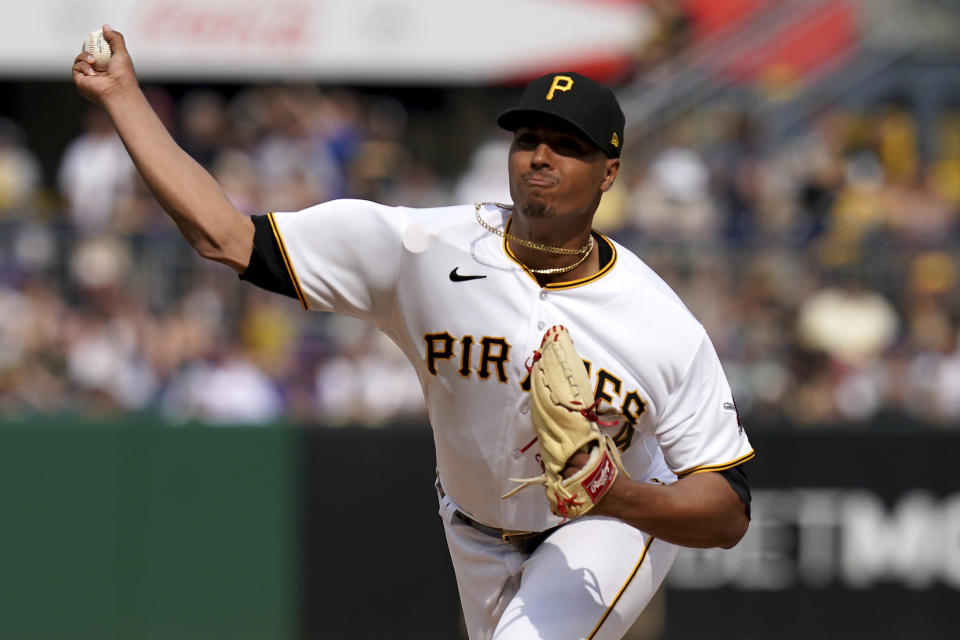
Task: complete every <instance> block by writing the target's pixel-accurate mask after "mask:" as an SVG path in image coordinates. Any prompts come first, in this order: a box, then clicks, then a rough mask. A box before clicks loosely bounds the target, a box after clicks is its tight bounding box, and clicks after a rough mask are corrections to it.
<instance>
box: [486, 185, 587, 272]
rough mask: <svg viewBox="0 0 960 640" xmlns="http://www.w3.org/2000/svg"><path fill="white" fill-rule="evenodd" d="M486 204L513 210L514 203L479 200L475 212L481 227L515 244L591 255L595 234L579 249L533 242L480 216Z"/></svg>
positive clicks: (565, 254) (541, 249) (550, 251)
mask: <svg viewBox="0 0 960 640" xmlns="http://www.w3.org/2000/svg"><path fill="white" fill-rule="evenodd" d="M485 204H492V205H493V206H495V207H500V208H501V209H506V210H507V211H513V205H511V204H500V203H499V202H478V203H477V204H476V208H475V212H476V215H477V222H478V223H479V224H480V226H481V227H483V228H484V229H486V230H487V231H489V232H490V233H494V234H496V235H498V236H500V237H501V238H505V239H507V240H510V241H511V242H513V243H514V244H518V245H520V246H521V247H527V248H528V249H536V250H537V251H546V252H547V253H557V254H560V255H564V256H576V255H579V256H589V255H590V252H591V251H593V234H590V236H589V237H588V238H587V244H585V245H583V246H582V247H580V248H579V249H567V248H564V247H551V246H550V245H548V244H541V243H539V242H533V241H532V240H524V239H523V238H518V237H517V236H515V235H513V234H512V233H507V232H506V231H502V230H500V229H497V228H496V227H494V226H493V225H491V224H490V223H488V222H487V221H486V220H484V219H483V218H481V217H480V207H482V206H483V205H485ZM584 260H586V258H584ZM582 262H583V260H581V261H580V262H576V263H574V265H573V266H574V267H577V266H579V265H580V264H581V263H582ZM558 268H560V269H564V270H566V271H569V270H570V269H568V268H567V267H558ZM531 271H533V269H531ZM534 273H539V271H534ZM551 273H563V272H562V271H552V272H551Z"/></svg>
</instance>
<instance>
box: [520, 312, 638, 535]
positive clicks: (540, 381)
mask: <svg viewBox="0 0 960 640" xmlns="http://www.w3.org/2000/svg"><path fill="white" fill-rule="evenodd" d="M530 395H531V411H530V416H531V419H532V421H533V430H534V433H535V434H536V435H537V438H538V440H539V447H540V456H541V459H542V462H543V467H544V470H543V474H542V475H539V476H537V477H535V478H511V480H513V481H514V482H520V483H522V484H521V485H520V486H519V487H517V488H516V489H514V490H513V491H510V492H509V493H507V494H506V495H504V496H503V497H504V498H508V497H510V496H512V495H513V494H515V493H517V492H518V491H520V490H521V489H524V488H525V487H528V486H531V485H534V484H543V485H545V489H546V493H547V499H548V500H549V502H550V510H551V511H552V512H553V513H554V514H555V515H557V516H560V517H561V518H563V520H564V522H565V521H567V520H570V519H573V518H576V517H578V516H582V515H583V514H585V513H587V512H588V511H589V510H590V509H592V508H593V507H594V505H596V504H597V502H599V501H600V499H601V498H602V497H603V496H604V495H605V494H606V493H607V491H608V490H609V489H610V487H611V486H613V483H614V481H615V480H616V479H617V477H618V476H619V474H621V473H622V474H624V475H626V476H627V477H629V475H628V474H627V472H626V470H624V468H623V464H622V463H621V462H620V454H619V452H618V451H617V447H616V445H615V444H614V443H613V440H612V439H611V438H610V436H607V435H604V434H602V433H601V432H600V429H599V428H598V426H597V414H596V406H597V404H598V402H599V401H597V402H595V401H594V400H593V397H592V394H591V393H590V376H589V375H588V374H587V369H586V367H585V366H584V364H583V360H582V359H581V358H580V354H578V353H577V350H576V348H575V347H574V346H573V341H572V340H571V339H570V334H569V333H568V332H567V330H566V329H565V328H564V327H562V326H559V325H558V326H554V327H550V328H549V329H548V330H547V332H546V333H545V334H544V336H543V340H542V341H541V342H540V349H539V350H537V351H535V352H534V354H533V365H532V366H531V368H530ZM579 452H585V453H588V454H589V455H590V458H589V460H588V461H587V463H586V464H585V465H584V466H583V468H582V469H580V470H579V471H577V472H576V473H575V474H574V475H572V476H570V477H569V478H564V477H563V469H564V467H566V465H567V461H568V460H569V459H570V457H571V456H573V455H574V454H576V453H579Z"/></svg>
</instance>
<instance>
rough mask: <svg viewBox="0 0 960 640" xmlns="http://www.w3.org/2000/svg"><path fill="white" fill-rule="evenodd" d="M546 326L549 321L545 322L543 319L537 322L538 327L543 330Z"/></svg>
mask: <svg viewBox="0 0 960 640" xmlns="http://www.w3.org/2000/svg"><path fill="white" fill-rule="evenodd" d="M546 326H547V323H546V322H544V321H543V320H541V321H540V322H538V323H537V329H540V330H541V331H543V330H544V328H545V327H546Z"/></svg>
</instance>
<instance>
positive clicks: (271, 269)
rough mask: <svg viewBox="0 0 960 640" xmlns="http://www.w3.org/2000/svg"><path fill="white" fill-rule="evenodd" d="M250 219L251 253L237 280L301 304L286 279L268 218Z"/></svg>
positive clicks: (292, 286)
mask: <svg viewBox="0 0 960 640" xmlns="http://www.w3.org/2000/svg"><path fill="white" fill-rule="evenodd" d="M251 219H252V220H253V228H254V234H253V252H252V253H251V254H250V264H249V265H247V268H246V270H244V272H243V273H241V274H240V279H241V280H246V281H247V282H250V283H252V284H255V285H257V286H258V287H260V288H261V289H266V290H267V291H273V292H274V293H279V294H282V295H285V296H289V297H291V298H296V299H298V300H300V302H301V303H302V302H303V299H302V298H301V297H300V294H299V292H298V291H297V288H296V286H295V285H294V282H293V278H291V276H290V271H289V269H288V268H287V261H286V260H285V259H284V255H283V250H282V248H281V247H280V244H279V242H278V241H277V237H276V235H275V234H274V231H273V226H272V225H271V224H270V219H269V216H265V215H263V216H252V218H251Z"/></svg>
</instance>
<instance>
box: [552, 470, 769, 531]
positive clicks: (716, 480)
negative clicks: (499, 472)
mask: <svg viewBox="0 0 960 640" xmlns="http://www.w3.org/2000/svg"><path fill="white" fill-rule="evenodd" d="M586 458H587V456H586V454H582V453H581V454H577V455H576V456H574V457H573V458H571V460H570V465H569V474H572V473H573V472H574V471H575V470H576V468H578V467H579V466H582V465H583V463H585V462H586ZM567 474H568V472H565V475H567ZM748 513H749V511H748V505H747V504H745V502H744V500H743V498H741V496H740V495H738V493H737V491H735V490H734V489H733V486H732V483H731V482H729V481H728V480H727V478H725V477H724V476H723V475H721V473H719V472H716V471H706V472H702V473H694V474H691V475H688V476H686V477H684V478H680V479H679V480H677V481H676V482H674V483H673V484H669V485H660V484H652V483H649V482H638V481H636V480H631V479H630V478H627V477H625V476H623V475H620V476H619V477H617V479H616V481H615V482H614V483H613V486H612V487H611V488H610V490H609V491H608V492H607V494H606V495H605V496H604V497H603V499H601V500H600V502H599V503H598V504H597V505H596V506H595V507H594V508H593V510H591V511H590V515H591V516H593V515H603V516H610V517H613V518H617V519H619V520H623V521H624V522H626V523H627V524H630V525H632V526H634V527H636V528H637V529H640V530H641V531H645V532H647V533H649V534H650V535H652V536H654V537H657V538H660V539H662V540H665V541H667V542H671V543H673V544H678V545H681V546H684V547H697V548H704V549H706V548H711V547H723V548H727V549H729V548H730V547H732V546H734V545H735V544H737V543H738V542H739V541H740V539H741V538H742V537H743V535H744V534H745V533H746V532H747V526H748V525H749V523H750V518H749V515H748Z"/></svg>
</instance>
